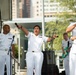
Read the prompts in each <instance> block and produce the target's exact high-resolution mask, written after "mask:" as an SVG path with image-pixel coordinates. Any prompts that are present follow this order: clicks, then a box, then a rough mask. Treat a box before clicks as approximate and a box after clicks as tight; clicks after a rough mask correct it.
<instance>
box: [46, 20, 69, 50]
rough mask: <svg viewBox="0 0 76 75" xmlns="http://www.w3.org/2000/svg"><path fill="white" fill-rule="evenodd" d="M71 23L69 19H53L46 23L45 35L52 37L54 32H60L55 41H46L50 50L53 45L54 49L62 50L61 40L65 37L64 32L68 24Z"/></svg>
mask: <svg viewBox="0 0 76 75" xmlns="http://www.w3.org/2000/svg"><path fill="white" fill-rule="evenodd" d="M68 25H69V21H66V20H65V21H57V22H55V21H51V22H48V23H46V25H45V35H46V36H49V37H51V36H52V35H53V33H56V34H58V36H59V37H58V38H56V39H55V40H54V41H53V42H50V43H46V48H47V49H48V50H52V49H51V46H52V45H53V50H61V41H62V39H63V33H64V32H65V30H66V28H67V26H68Z"/></svg>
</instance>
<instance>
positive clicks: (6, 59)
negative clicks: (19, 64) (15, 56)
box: [0, 51, 10, 75]
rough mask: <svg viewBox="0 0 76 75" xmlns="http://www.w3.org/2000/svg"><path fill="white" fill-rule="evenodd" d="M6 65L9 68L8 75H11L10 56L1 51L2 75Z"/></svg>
mask: <svg viewBox="0 0 76 75" xmlns="http://www.w3.org/2000/svg"><path fill="white" fill-rule="evenodd" d="M5 64H6V67H7V75H10V56H9V55H7V52H5V51H0V75H4V69H5Z"/></svg>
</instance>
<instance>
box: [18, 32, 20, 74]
mask: <svg viewBox="0 0 76 75" xmlns="http://www.w3.org/2000/svg"><path fill="white" fill-rule="evenodd" d="M18 38H19V41H18V61H19V64H20V33H19V34H18ZM18 69H19V74H18V75H20V65H19V68H18Z"/></svg>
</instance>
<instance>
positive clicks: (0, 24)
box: [0, 9, 2, 33]
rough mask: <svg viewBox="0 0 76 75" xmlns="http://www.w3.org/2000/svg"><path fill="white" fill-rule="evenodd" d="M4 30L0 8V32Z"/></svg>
mask: <svg viewBox="0 0 76 75" xmlns="http://www.w3.org/2000/svg"><path fill="white" fill-rule="evenodd" d="M1 31H2V19H1V9H0V33H1Z"/></svg>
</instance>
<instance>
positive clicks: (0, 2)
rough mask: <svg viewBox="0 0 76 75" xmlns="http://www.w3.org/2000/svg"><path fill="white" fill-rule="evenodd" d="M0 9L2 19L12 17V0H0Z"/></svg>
mask: <svg viewBox="0 0 76 75" xmlns="http://www.w3.org/2000/svg"><path fill="white" fill-rule="evenodd" d="M0 11H1V19H2V20H11V19H12V0H0Z"/></svg>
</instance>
